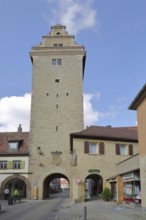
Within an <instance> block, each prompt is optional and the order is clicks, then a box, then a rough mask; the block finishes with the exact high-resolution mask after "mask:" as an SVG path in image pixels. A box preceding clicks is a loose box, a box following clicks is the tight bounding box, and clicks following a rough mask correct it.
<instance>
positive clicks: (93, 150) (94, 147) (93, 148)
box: [89, 142, 99, 154]
mask: <svg viewBox="0 0 146 220" xmlns="http://www.w3.org/2000/svg"><path fill="white" fill-rule="evenodd" d="M89 153H90V154H98V153H99V145H98V143H94V142H92V143H89Z"/></svg>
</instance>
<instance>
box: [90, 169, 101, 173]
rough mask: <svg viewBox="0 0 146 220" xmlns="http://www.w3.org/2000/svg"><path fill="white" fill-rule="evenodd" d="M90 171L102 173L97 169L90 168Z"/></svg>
mask: <svg viewBox="0 0 146 220" xmlns="http://www.w3.org/2000/svg"><path fill="white" fill-rule="evenodd" d="M88 172H89V173H100V170H97V169H90V170H88Z"/></svg>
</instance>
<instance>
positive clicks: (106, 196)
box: [102, 187, 112, 201]
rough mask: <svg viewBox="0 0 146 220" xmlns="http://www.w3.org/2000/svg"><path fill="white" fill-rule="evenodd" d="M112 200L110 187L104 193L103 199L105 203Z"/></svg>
mask: <svg viewBox="0 0 146 220" xmlns="http://www.w3.org/2000/svg"><path fill="white" fill-rule="evenodd" d="M111 198H112V192H111V190H110V189H109V188H108V187H105V188H104V190H103V192H102V199H103V200H104V201H109V200H111Z"/></svg>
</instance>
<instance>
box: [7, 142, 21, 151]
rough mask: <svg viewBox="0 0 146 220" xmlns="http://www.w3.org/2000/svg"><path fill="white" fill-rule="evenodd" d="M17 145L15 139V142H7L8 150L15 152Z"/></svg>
mask: <svg viewBox="0 0 146 220" xmlns="http://www.w3.org/2000/svg"><path fill="white" fill-rule="evenodd" d="M18 146H19V142H18V141H16V142H14V141H11V142H9V143H8V150H9V151H15V152H16V151H18Z"/></svg>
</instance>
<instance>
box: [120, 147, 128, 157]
mask: <svg viewBox="0 0 146 220" xmlns="http://www.w3.org/2000/svg"><path fill="white" fill-rule="evenodd" d="M119 147H120V155H127V154H128V150H127V145H126V144H120V145H119Z"/></svg>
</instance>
